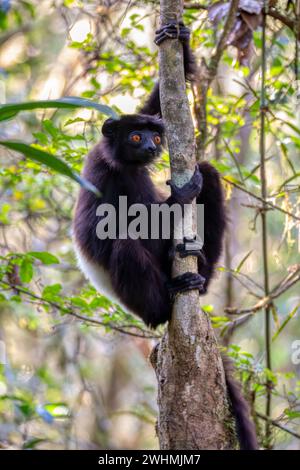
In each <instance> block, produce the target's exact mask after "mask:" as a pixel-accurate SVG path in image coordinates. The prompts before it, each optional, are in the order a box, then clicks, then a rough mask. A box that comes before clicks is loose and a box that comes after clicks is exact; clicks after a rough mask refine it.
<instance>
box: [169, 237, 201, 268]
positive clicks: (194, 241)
mask: <svg viewBox="0 0 300 470" xmlns="http://www.w3.org/2000/svg"><path fill="white" fill-rule="evenodd" d="M202 248H203V243H202V240H201V238H200V237H199V236H198V235H196V236H195V237H194V238H189V237H184V239H183V243H179V244H178V245H176V251H178V253H179V256H180V258H186V257H187V256H197V257H198V258H201V261H202V263H203V264H206V258H205V255H204V253H203V251H202Z"/></svg>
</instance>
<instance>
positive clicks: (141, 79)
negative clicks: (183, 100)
mask: <svg viewBox="0 0 300 470" xmlns="http://www.w3.org/2000/svg"><path fill="white" fill-rule="evenodd" d="M240 3H241V10H240V12H239V16H238V18H237V20H236V23H235V26H234V28H235V29H234V30H233V31H232V34H231V37H230V41H229V42H230V43H231V45H230V47H228V48H227V49H226V50H225V52H224V54H223V55H222V58H221V60H220V63H219V66H218V70H217V75H216V77H215V79H214V80H213V81H212V83H211V86H210V88H209V90H208V93H207V126H208V128H207V131H208V132H207V140H206V145H205V156H206V158H207V159H209V160H210V161H211V162H212V163H213V164H214V165H215V166H216V168H217V169H218V170H219V171H220V172H221V174H222V177H223V181H224V189H225V192H226V199H227V206H228V211H229V217H230V224H229V228H228V232H227V236H226V243H225V248H224V255H223V258H222V260H221V262H220V265H219V268H218V273H217V275H216V278H215V280H214V282H213V283H212V285H211V288H210V292H209V294H208V295H207V296H205V297H204V298H202V305H203V308H204V309H206V311H207V312H209V314H210V315H211V320H212V322H213V325H214V326H215V327H216V334H217V335H218V336H219V340H220V343H223V345H225V346H227V347H228V351H229V353H230V355H231V356H232V357H233V359H234V361H235V363H236V366H237V370H238V374H237V376H238V377H239V379H240V380H242V381H243V387H244V391H245V394H246V395H247V397H248V399H249V401H250V403H251V406H252V410H253V416H254V419H255V422H256V424H257V429H258V433H259V436H260V443H261V445H262V446H265V447H274V448H276V449H299V447H300V444H299V443H300V440H299V438H300V395H299V393H300V381H299V373H300V353H299V350H300V324H299V307H300V293H299V287H300V283H299V281H300V256H299V249H300V238H299V237H300V232H299V230H300V227H299V222H300V194H299V190H300V187H299V182H300V179H299V177H300V161H299V152H300V120H299V99H300V98H299V96H300V90H299V86H300V78H299V70H298V69H299V63H298V57H297V56H298V45H297V41H296V40H295V36H297V35H298V37H299V36H300V34H299V32H300V28H299V29H297V25H299V24H300V23H299V21H298V23H297V21H296V20H297V18H298V20H299V18H300V16H299V4H298V2H293V1H291V2H290V1H289V2H287V1H282V2H280V1H279V2H268V3H270V5H269V8H270V11H269V13H270V14H268V15H267V28H266V38H265V42H264V43H263V39H262V28H261V19H262V14H261V9H262V2H255V1H252V2H250V1H248V2H247V1H244V2H240ZM226 5H227V6H228V4H227V3H226V2H205V1H203V0H202V1H201V2H197V1H196V0H195V1H193V2H192V1H191V2H186V7H187V8H186V9H185V14H184V20H185V23H186V24H187V25H189V26H190V28H191V29H192V39H191V40H192V47H193V50H194V51H195V54H196V57H197V60H198V62H199V63H200V61H201V59H203V58H205V59H206V60H209V58H210V56H211V54H212V51H213V50H214V47H215V44H216V42H217V40H218V38H219V37H220V34H221V33H222V28H223V26H224V21H225V19H226V18H225V17H226V14H227V11H228V9H227V10H226ZM249 8H250V10H251V8H252V11H249ZM272 13H273V14H272ZM158 19H159V3H158V2H157V1H154V0H153V1H151V0H148V1H147V0H146V1H143V2H141V1H135V0H132V1H129V0H106V1H105V0H104V1H100V0H97V1H90V0H85V1H83V0H82V1H80V0H42V1H41V0H15V1H14V0H0V103H1V104H7V103H18V105H17V106H16V107H15V108H13V109H12V108H10V109H8V108H5V107H2V108H0V119H1V121H0V122H1V126H0V141H1V142H0V143H2V144H3V145H2V146H0V162H1V164H0V178H1V181H0V260H1V266H0V325H1V327H0V363H1V365H0V447H3V448H21V449H28V448H37V449H39V448H42V449H121V448H123V449H124V448H127V449H156V448H158V441H157V438H156V435H155V427H154V424H155V420H156V415H157V406H156V378H155V374H154V371H153V370H152V368H151V366H150V364H149V362H148V356H149V353H150V351H151V349H152V347H153V345H154V344H155V342H156V341H157V338H156V337H157V336H159V332H151V331H148V330H146V329H145V327H144V326H143V325H142V324H141V323H140V322H139V321H138V320H137V319H135V318H132V317H131V316H130V315H128V314H126V313H124V312H122V310H121V309H120V308H119V307H118V306H116V305H112V304H111V303H110V302H109V301H108V300H107V299H105V298H104V297H103V296H101V295H100V294H99V293H97V292H96V291H95V290H94V289H93V288H92V287H91V286H90V285H88V283H87V282H86V281H85V279H84V278H83V276H82V274H81V273H80V272H79V270H78V268H77V267H76V261H75V257H74V253H73V250H72V242H71V220H72V211H73V209H74V203H75V199H76V194H77V192H78V190H79V185H78V184H77V183H76V182H75V181H73V180H72V179H71V178H68V177H66V176H65V175H63V174H60V173H62V171H61V172H59V171H57V170H58V169H59V168H52V169H51V168H49V165H48V166H47V165H43V164H41V163H39V162H38V161H37V160H38V158H42V157H41V155H42V156H44V157H43V158H44V161H45V162H46V163H47V161H48V163H49V158H48V157H47V155H48V154H53V155H56V156H57V157H58V158H59V159H60V160H62V161H64V162H65V163H67V164H68V166H69V168H72V170H73V171H75V172H76V173H80V171H81V168H82V165H83V161H84V158H85V156H86V154H87V152H88V151H89V150H90V149H91V147H92V146H93V145H94V144H95V143H96V142H97V141H98V140H99V139H100V138H101V132H100V131H101V124H102V122H103V120H104V119H106V117H107V116H105V115H104V114H103V113H101V112H100V113H99V110H97V109H96V108H91V107H89V106H91V105H88V103H87V102H85V101H83V100H82V101H80V100H78V101H77V104H76V107H75V108H72V109H68V108H65V107H64V109H60V108H59V105H57V106H55V105H53V106H52V108H51V109H49V107H50V106H47V104H45V100H46V101H47V100H54V99H58V98H61V97H66V96H76V97H79V98H83V99H85V100H86V99H88V100H90V101H93V102H94V103H101V104H104V105H108V106H109V107H111V108H113V109H114V110H115V111H116V112H121V113H132V112H134V111H135V109H136V107H137V106H138V105H139V104H140V103H141V102H142V101H143V100H144V99H145V97H146V96H147V94H148V93H149V91H150V90H151V88H152V86H153V84H154V83H155V81H156V80H157V78H158V58H157V54H158V52H157V47H156V46H155V45H154V44H153V38H154V31H155V29H156V27H157V26H158ZM284 19H285V20H284ZM263 47H265V50H266V56H267V61H266V67H265V81H264V83H263V85H264V86H263V89H264V91H265V94H266V100H265V102H264V103H263V106H264V109H263V112H264V113H265V119H266V123H265V132H266V155H265V164H266V183H267V197H266V198H265V199H264V193H263V192H262V191H263V188H262V181H261V177H260V164H261V163H260V162H261V155H260V145H259V144H260V135H261V114H262V111H261V104H262V99H261V85H262V60H261V59H262V49H263ZM189 98H190V101H191V106H192V108H193V109H194V111H195V109H196V108H195V106H193V103H194V98H195V91H194V90H191V89H189ZM38 100H43V102H44V104H43V105H42V104H40V105H39V106H38V105H32V106H31V108H33V109H31V110H29V108H30V106H28V105H27V106H26V105H24V103H28V102H32V101H38ZM22 103H23V105H22ZM48 105H49V102H48ZM100 111H101V109H100ZM198 135H199V133H198ZM200 137H201V135H200ZM16 141H19V142H22V143H24V144H27V145H29V144H30V145H31V149H32V150H30V148H29V150H28V147H23V148H21V147H16V144H15V142H16ZM8 142H10V144H8ZM5 143H6V144H5ZM14 149H17V150H21V151H22V150H23V153H20V152H15V151H14ZM33 149H35V150H36V151H39V150H40V151H43V152H47V153H43V154H42V153H41V154H39V153H37V154H34V153H33ZM34 155H35V156H36V158H35V159H34ZM45 155H46V156H45ZM47 158H48V160H47ZM168 168H169V165H168V156H167V154H164V156H163V158H162V160H161V161H159V162H158V163H157V165H156V166H155V168H153V176H154V178H155V179H156V181H157V182H158V183H159V184H161V187H162V188H164V187H165V181H166V179H167V178H168V176H169V175H168V172H169V170H168ZM263 205H265V206H266V208H267V209H268V210H267V211H266V210H264V213H265V214H266V216H267V227H266V231H265V234H263V233H262V226H261V214H262V207H263ZM264 235H265V236H266V239H267V252H266V253H265V256H263V255H264V253H263V250H262V239H263V237H264ZM266 282H268V284H269V295H268V296H267V297H266V296H265V293H266V289H265V287H266V285H265V283H266ZM149 288H151V286H149ZM266 308H267V310H269V312H270V314H271V325H270V329H269V330H268V329H267V335H266V325H265V322H266V321H265V318H266V316H265V309H266ZM199 314H201V313H200V312H199ZM268 343H270V345H269V346H267V347H266V345H268ZM267 353H268V354H267ZM266 355H268V362H266ZM266 365H268V367H266ZM267 385H268V386H267ZM267 388H268V389H269V394H270V395H271V396H272V399H271V400H269V401H270V403H271V417H272V421H271V427H270V429H271V432H272V434H271V439H270V438H269V437H270V436H269V437H268V436H266V434H265V423H266V394H267ZM212 393H213V391H212ZM174 398H175V397H174ZM266 438H267V441H268V442H266Z"/></svg>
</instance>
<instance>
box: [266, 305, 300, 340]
mask: <svg viewBox="0 0 300 470" xmlns="http://www.w3.org/2000/svg"><path fill="white" fill-rule="evenodd" d="M299 307H300V304H297V305H296V307H295V308H293V310H292V311H291V312H290V313H289V314H288V315H287V317H286V318H285V319H284V320H283V322H282V324H281V325H280V327H279V328H278V330H277V331H275V333H274V335H273V338H272V341H274V340H275V339H276V338H277V336H278V335H279V333H281V332H282V330H283V329H284V328H285V327H286V325H287V324H288V323H289V321H290V320H291V319H292V318H293V317H294V316H295V314H296V313H297V312H298V310H299Z"/></svg>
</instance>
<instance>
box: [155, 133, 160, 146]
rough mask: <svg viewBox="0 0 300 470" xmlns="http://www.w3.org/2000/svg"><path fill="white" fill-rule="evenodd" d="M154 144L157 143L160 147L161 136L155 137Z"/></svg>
mask: <svg viewBox="0 0 300 470" xmlns="http://www.w3.org/2000/svg"><path fill="white" fill-rule="evenodd" d="M154 142H155V143H156V145H159V144H160V143H161V138H160V137H159V135H156V136H155V137H154Z"/></svg>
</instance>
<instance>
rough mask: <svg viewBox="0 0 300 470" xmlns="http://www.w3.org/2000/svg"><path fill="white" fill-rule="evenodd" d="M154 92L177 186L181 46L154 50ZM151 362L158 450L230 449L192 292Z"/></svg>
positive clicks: (202, 319) (183, 127)
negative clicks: (157, 53) (157, 91)
mask: <svg viewBox="0 0 300 470" xmlns="http://www.w3.org/2000/svg"><path fill="white" fill-rule="evenodd" d="M182 3H183V2H182V1H180V0H161V23H162V24H164V23H167V22H169V21H170V20H174V19H177V20H179V19H180V18H181V15H182ZM160 93H161V105H162V114H163V118H164V122H165V124H166V133H167V139H168V143H169V151H170V159H171V173H172V179H173V180H174V182H175V184H177V185H178V186H182V185H183V184H184V183H186V182H187V181H188V180H189V178H190V177H191V175H192V173H193V171H194V167H195V161H196V160H195V139H194V128H193V122H192V117H191V113H190V109H189V104H188V100H187V96H186V90H185V79H184V71H183V57H182V48H181V45H180V43H179V42H178V41H177V40H169V41H165V42H164V43H163V44H162V45H161V46H160ZM175 243H176V242H175ZM196 270H197V260H196V258H194V257H188V258H185V259H180V258H176V260H175V262H174V269H173V275H178V274H181V273H184V272H186V271H193V272H196ZM151 363H152V365H153V367H154V369H155V372H156V375H157V379H158V405H159V417H158V425H157V431H158V437H159V442H160V448H161V449H229V448H234V447H235V446H236V438H235V434H234V431H233V429H234V426H233V423H232V416H231V413H230V410H229V406H228V402H227V396H226V386H225V377H224V370H223V365H222V360H221V357H220V353H219V349H218V345H217V342H216V338H215V335H214V332H213V329H212V326H211V323H210V319H209V318H208V316H207V314H206V313H204V312H202V311H201V308H200V302H199V295H198V292H197V291H191V292H189V293H184V294H181V295H179V296H177V299H176V302H175V304H174V308H173V315H172V320H171V322H170V323H169V325H168V328H167V330H166V332H165V334H164V336H163V338H162V340H161V342H160V343H159V344H158V345H157V346H156V347H155V348H154V350H153V352H152V354H151Z"/></svg>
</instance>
